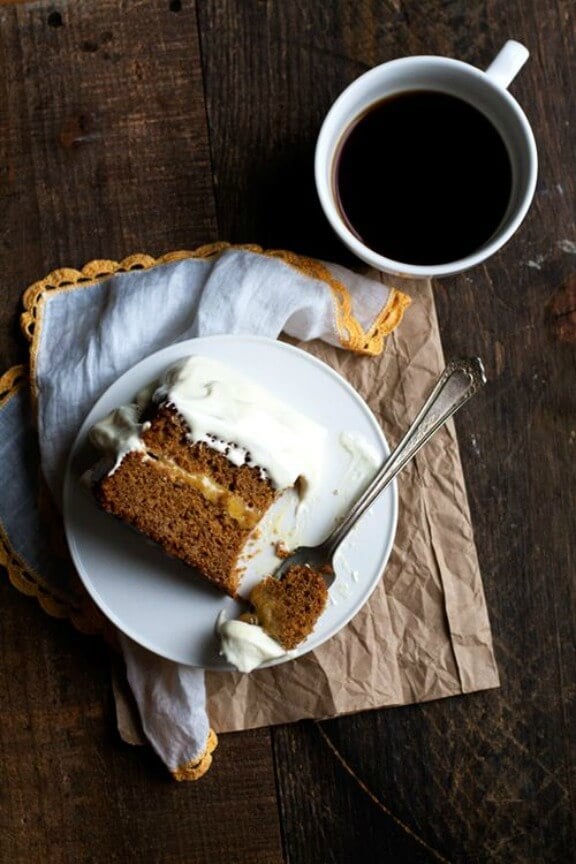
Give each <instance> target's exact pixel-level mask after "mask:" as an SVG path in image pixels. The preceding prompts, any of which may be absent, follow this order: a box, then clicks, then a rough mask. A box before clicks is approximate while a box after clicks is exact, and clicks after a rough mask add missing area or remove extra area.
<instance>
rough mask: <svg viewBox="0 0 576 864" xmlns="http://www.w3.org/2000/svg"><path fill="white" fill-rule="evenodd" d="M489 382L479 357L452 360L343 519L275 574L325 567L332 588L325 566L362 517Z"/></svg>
mask: <svg viewBox="0 0 576 864" xmlns="http://www.w3.org/2000/svg"><path fill="white" fill-rule="evenodd" d="M485 383H486V375H485V373H484V366H483V364H482V361H481V360H480V358H479V357H469V358H462V359H457V360H452V361H451V362H450V363H448V365H447V366H446V368H445V370H444V372H443V373H442V375H441V376H440V378H439V379H438V381H437V383H436V385H435V387H434V389H433V390H432V392H431V394H430V396H429V397H428V399H427V400H426V401H425V403H424V405H423V406H422V408H421V409H420V411H419V413H418V415H417V417H416V419H415V420H414V422H413V423H412V425H411V426H410V428H409V429H408V431H407V432H406V434H405V435H404V437H403V438H402V440H401V441H400V443H399V444H398V446H397V447H396V449H395V450H393V451H392V453H390V455H389V456H388V459H387V460H386V461H385V462H384V464H383V465H382V467H381V468H380V470H379V471H378V474H377V475H376V477H374V479H373V480H372V482H371V483H370V485H369V486H368V487H367V489H366V490H365V491H364V492H363V493H362V495H361V496H360V498H358V500H357V501H356V503H355V504H354V505H353V506H352V508H351V509H350V510H349V511H348V513H347V514H346V516H345V517H344V519H343V520H342V522H340V524H339V525H337V526H336V528H334V530H333V531H332V532H331V533H330V534H329V535H328V537H326V539H325V540H324V541H323V542H322V543H320V544H319V545H318V546H299V547H298V548H297V549H295V550H294V552H291V553H290V555H289V556H288V557H287V558H285V559H284V560H283V561H282V563H281V564H280V565H279V566H278V567H277V569H276V570H275V571H274V574H273V575H274V576H275V577H276V578H278V579H281V578H282V576H283V575H284V574H285V573H286V571H287V570H288V568H289V567H292V566H294V565H295V564H298V565H307V566H309V567H312V568H313V569H314V570H318V569H320V570H321V572H322V573H323V576H324V579H325V581H326V586H327V587H328V588H329V587H330V585H332V583H333V582H334V579H335V578H336V577H335V573H334V570H333V569H332V570H331V572H325V570H323V569H322V568H326V565H329V566H330V567H332V562H333V559H334V555H335V554H336V551H337V549H338V547H339V546H340V544H341V543H342V542H343V540H345V539H346V537H347V536H348V534H349V533H350V531H352V529H353V528H354V526H355V525H356V523H357V522H358V520H359V519H361V518H362V516H363V515H364V513H365V512H366V511H367V510H368V508H369V507H371V505H372V504H373V503H374V501H375V500H376V498H378V496H379V495H380V494H381V493H382V492H383V491H384V489H386V487H387V486H389V485H390V483H391V482H392V480H393V479H394V478H395V477H396V475H397V474H398V473H399V472H400V471H401V470H402V469H403V468H404V467H405V466H406V465H407V464H408V462H410V460H411V459H412V458H413V457H414V456H415V455H416V453H417V452H418V451H419V450H420V448H421V447H423V446H424V444H426V442H427V441H429V440H430V438H431V437H432V436H433V435H434V434H435V432H437V431H438V429H440V428H441V427H442V426H443V425H444V424H445V423H446V421H447V420H448V419H449V418H450V417H452V415H453V414H455V413H456V411H458V409H459V408H461V407H462V405H464V403H465V402H467V401H468V399H470V397H471V396H473V395H474V394H475V393H476V392H477V391H478V390H479V389H480V387H482V385H484V384H485ZM326 570H328V568H326Z"/></svg>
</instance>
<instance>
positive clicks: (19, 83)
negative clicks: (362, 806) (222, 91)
mask: <svg viewBox="0 0 576 864" xmlns="http://www.w3.org/2000/svg"><path fill="white" fill-rule="evenodd" d="M0 35H1V40H2V50H1V51H0V64H1V67H0V73H1V74H0V80H1V81H2V84H1V85H0V124H1V130H0V142H1V143H0V147H1V148H2V157H1V160H0V202H1V204H2V209H3V217H4V218H3V220H2V235H1V239H0V255H1V259H0V261H1V269H2V281H1V283H0V284H1V289H0V290H1V291H2V303H1V304H0V310H1V311H0V316H1V319H0V363H1V368H2V370H3V369H5V368H7V367H8V365H9V364H10V363H12V362H14V360H16V359H19V358H20V357H21V356H23V346H22V345H21V343H20V341H19V340H18V339H17V331H16V318H17V313H18V309H19V297H20V294H21V292H22V291H23V290H24V288H25V287H26V286H27V285H28V284H29V283H30V282H32V281H34V280H36V279H37V278H39V277H41V276H42V275H44V274H45V273H46V272H48V271H49V270H51V269H52V268H54V267H57V266H60V265H70V266H78V265H82V264H83V263H85V262H86V261H88V260H90V259H92V258H96V257H104V258H121V257H122V256H124V255H126V254H129V253H132V252H136V251H145V252H149V253H150V254H152V255H156V254H159V253H161V252H164V251H167V250H169V249H174V248H178V247H182V248H194V247H195V246H197V245H199V244H200V243H203V242H206V241H211V240H215V239H216V238H217V229H216V220H215V204H214V197H213V191H212V179H211V171H210V153H209V146H208V130H207V126H206V115H205V110H204V98H203V90H202V79H201V63H200V57H199V47H198V39H197V19H196V11H195V7H194V4H193V3H190V2H186V3H184V4H182V6H181V8H180V11H179V12H174V11H172V9H171V4H169V3H168V2H153V3H145V4H143V3H118V2H115V0H109V2H103V0H99V2H97V3H80V2H70V3H58V4H53V3H33V4H30V5H25V6H18V7H14V8H0ZM0 596H1V603H2V609H3V612H2V628H1V637H0V638H1V640H2V657H3V661H2V663H1V664H0V692H1V693H2V698H1V700H0V705H1V707H0V751H1V754H2V755H1V758H0V766H1V767H0V773H1V778H2V779H1V782H0V814H1V815H0V860H1V861H3V862H4V861H6V862H8V861H10V862H13V864H32V862H34V864H35V862H40V861H50V864H69V862H71V861H82V862H96V864H100V862H105V861H109V862H123V864H124V862H148V861H150V862H162V864H169V862H173V864H182V862H183V861H194V862H205V864H214V862H216V864H217V862H226V864H233V862H234V864H244V862H245V861H246V860H249V861H251V862H252V861H253V862H258V864H278V862H280V861H282V859H283V856H282V850H281V837H280V826H279V819H278V815H277V807H276V803H275V782H274V770H273V761H272V760H273V754H272V749H271V742H270V734H269V732H268V731H267V730H262V731H259V732H254V733H249V734H246V735H243V736H227V737H226V738H225V739H224V740H223V741H222V742H221V743H220V746H219V748H218V751H217V753H218V757H217V758H218V771H217V772H216V771H214V772H212V773H210V774H208V775H207V776H206V777H205V778H204V779H203V780H202V781H201V782H200V783H198V784H194V783H184V784H176V783H174V781H172V780H171V779H170V778H169V777H168V775H167V773H166V772H165V770H164V768H163V767H162V766H161V765H160V764H159V763H158V762H157V760H156V759H155V758H154V757H153V755H152V754H151V753H150V752H149V751H148V750H147V749H146V748H131V747H129V746H127V745H124V744H122V743H121V741H120V740H119V737H118V734H117V732H116V730H115V726H114V708H113V701H112V696H111V690H110V680H109V663H108V655H107V652H106V650H105V649H104V647H103V646H102V645H101V644H100V643H99V642H97V641H96V640H92V639H89V638H87V637H83V636H80V635H79V634H76V633H75V632H74V631H73V630H72V628H71V627H70V626H69V625H68V624H66V623H64V622H57V621H53V620H51V619H49V618H48V616H47V615H46V614H45V613H44V612H43V611H42V610H41V609H40V608H39V607H38V606H37V605H36V603H35V601H32V600H30V599H29V598H25V597H23V596H21V595H19V594H17V592H16V591H15V590H14V589H13V588H12V586H10V585H9V584H8V583H7V581H6V579H5V574H4V578H3V579H2V581H1V582H0ZM239 766H242V769H241V770H239ZM262 813H266V814H267V818H266V819H265V820H263V819H262ZM223 826H224V828H223Z"/></svg>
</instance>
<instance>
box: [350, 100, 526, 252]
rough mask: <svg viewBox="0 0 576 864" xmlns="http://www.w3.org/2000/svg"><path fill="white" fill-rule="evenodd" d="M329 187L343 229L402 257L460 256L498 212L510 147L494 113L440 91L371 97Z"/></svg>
mask: <svg viewBox="0 0 576 864" xmlns="http://www.w3.org/2000/svg"><path fill="white" fill-rule="evenodd" d="M333 183H334V194H335V198H336V202H337V205H338V207H339V209H340V212H341V215H342V217H343V218H344V220H345V222H346V223H347V225H348V227H349V228H350V230H351V231H352V232H353V233H354V234H355V235H356V236H357V237H358V238H359V239H360V240H361V241H362V242H363V243H364V244H365V245H366V246H368V247H370V248H371V249H372V250H373V251H375V252H377V253H378V254H380V255H383V256H386V257H387V258H390V259H392V260H394V261H402V262H405V263H407V264H417V265H436V264H445V263H447V262H450V261H457V260H459V259H462V258H465V257H466V256H467V255H470V254H472V253H474V252H476V251H477V250H479V249H480V248H481V247H482V246H483V244H485V243H486V242H487V241H488V240H489V239H490V238H491V237H492V235H493V234H494V232H495V231H496V230H497V229H498V227H499V225H500V224H501V222H502V219H503V218H504V215H505V213H506V211H507V208H508V204H509V202H510V196H511V193H512V166H511V161H510V157H509V154H508V150H507V148H506V145H505V143H504V141H503V140H502V137H501V136H500V133H499V132H498V131H497V129H496V128H495V127H494V125H493V124H492V122H491V121H490V120H489V119H488V118H487V117H486V116H485V115H484V114H483V113H482V112H481V111H479V110H478V109H477V108H475V107H473V106H472V105H470V104H468V103H467V102H465V101H464V100H463V99H460V98H457V97H455V96H451V95H449V94H447V93H442V92H437V91H432V90H430V91H428V90H413V91H405V92H402V93H399V94H395V95H393V96H390V97H388V98H386V99H383V100H381V101H380V102H376V103H375V104H373V105H372V106H371V107H370V108H369V109H368V110H367V111H365V112H364V113H363V114H362V115H361V116H360V117H359V118H357V119H356V120H355V121H354V122H353V123H352V124H351V125H350V126H349V127H348V129H347V130H346V131H345V133H344V134H343V136H342V138H341V141H340V144H339V147H338V151H337V154H336V158H335V161H334V176H333Z"/></svg>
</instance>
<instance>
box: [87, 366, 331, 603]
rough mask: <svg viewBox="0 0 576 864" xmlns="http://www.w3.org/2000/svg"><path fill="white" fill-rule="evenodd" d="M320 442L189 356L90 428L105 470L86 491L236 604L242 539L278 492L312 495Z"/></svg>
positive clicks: (296, 415)
mask: <svg viewBox="0 0 576 864" xmlns="http://www.w3.org/2000/svg"><path fill="white" fill-rule="evenodd" d="M150 392H152V395H151V397H150ZM325 438H326V431H325V430H324V429H322V427H320V426H319V425H318V424H317V423H315V422H314V421H312V420H310V419H309V418H307V417H305V416H304V415H302V414H301V413H300V412H299V411H296V410H295V409H294V408H292V407H291V406H289V405H286V404H284V403H283V402H282V401H281V400H279V399H278V398H277V397H276V396H275V395H273V394H272V393H270V392H268V391H267V390H265V389H264V388H262V387H260V386H259V385H256V384H255V383H253V382H252V381H250V380H249V379H248V378H246V377H245V376H244V375H241V374H239V373H238V372H236V370H234V369H232V368H231V367H229V366H227V365H225V364H223V363H220V362H219V361H216V360H214V359H212V358H209V357H204V356H199V355H194V356H191V357H188V358H185V359H184V360H181V361H179V362H178V363H177V364H175V365H174V366H172V367H171V368H170V369H169V370H168V371H167V372H166V373H165V374H164V376H163V377H162V379H161V380H160V382H159V383H158V385H157V386H156V387H152V388H148V389H147V391H146V392H145V393H144V395H142V394H140V396H139V397H137V399H136V401H135V403H134V404H133V405H130V406H124V407H121V408H119V409H116V410H115V411H113V412H112V413H111V414H109V415H108V416H107V417H105V418H104V419H103V420H102V421H100V422H99V423H98V424H96V425H95V426H94V427H93V429H92V430H91V434H90V439H91V441H92V443H93V444H94V445H95V446H96V447H97V448H98V449H100V450H101V451H102V452H103V454H104V463H101V464H100V465H99V467H98V468H97V469H95V470H94V471H93V472H92V478H91V488H92V491H93V494H94V496H95V498H96V501H97V502H98V504H99V506H100V507H101V508H102V509H103V510H105V511H106V512H108V513H110V514H112V515H113V516H116V517H117V518H118V519H121V520H122V521H124V522H126V523H128V524H129V525H131V526H132V527H134V528H136V529H137V530H138V531H141V532H142V533H143V534H145V535H147V536H148V537H150V538H151V539H152V540H154V541H155V542H156V543H158V544H159V545H160V546H161V547H162V548H163V549H164V550H165V551H166V552H167V553H168V554H169V555H172V556H174V557H176V558H179V559H181V560H182V561H184V562H185V563H187V564H189V565H190V566H192V567H194V568H196V569H197V571H198V573H199V574H200V575H202V576H203V577H204V578H205V579H207V580H208V581H210V582H211V583H212V584H214V585H215V586H217V587H218V588H219V589H221V590H222V591H225V592H226V593H227V594H230V595H231V596H235V595H236V592H237V590H238V586H239V582H240V569H239V558H240V556H241V554H242V551H243V550H244V548H245V546H246V544H247V542H248V540H249V539H250V537H251V536H253V532H255V531H256V530H258V525H259V523H260V521H261V519H262V517H263V516H264V514H265V513H266V512H267V510H268V509H269V507H270V506H271V505H272V503H273V502H274V501H275V499H276V498H277V497H278V496H279V495H280V494H282V492H283V491H284V490H286V489H288V488H290V487H296V488H297V489H298V492H299V494H300V495H301V496H303V497H305V496H306V495H307V494H309V493H310V491H311V490H312V489H313V488H314V485H315V483H316V482H317V481H318V478H319V475H320V471H321V465H322V461H323V452H324V446H325Z"/></svg>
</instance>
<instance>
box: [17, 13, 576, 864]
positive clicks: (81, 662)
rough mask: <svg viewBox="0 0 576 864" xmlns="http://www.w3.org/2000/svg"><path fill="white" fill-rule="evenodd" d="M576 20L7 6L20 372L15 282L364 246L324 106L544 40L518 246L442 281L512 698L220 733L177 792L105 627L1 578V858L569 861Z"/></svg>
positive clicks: (500, 652) (575, 664) (521, 90)
mask: <svg viewBox="0 0 576 864" xmlns="http://www.w3.org/2000/svg"><path fill="white" fill-rule="evenodd" d="M575 12H576V9H575V7H574V2H573V0H556V2H555V3H548V2H542V0H540V2H536V0H507V2H504V0H500V2H490V3H487V2H481V0H372V2H366V0H355V2H352V0H330V2H329V0H294V2H281V0H197V2H194V0H90V2H89V0H69V2H66V0H50V2H47V0H46V2H45V0H39V2H32V3H23V4H16V5H12V4H10V3H8V4H7V5H0V38H1V52H0V153H1V156H0V203H1V209H2V213H1V217H0V227H1V232H0V255H1V269H0V291H1V297H2V302H1V304H0V316H1V317H0V371H3V370H4V369H6V368H8V366H9V365H11V364H13V363H14V362H18V361H20V360H23V359H24V358H25V347H24V344H23V341H22V340H21V338H20V337H19V335H18V328H17V317H18V312H19V297H20V294H21V292H22V291H23V289H24V288H25V287H26V286H27V285H28V284H29V283H30V282H32V281H34V280H35V279H37V278H39V277H41V276H42V275H44V274H45V273H47V272H48V271H50V270H51V269H53V268H55V267H57V266H61V265H64V264H66V265H69V266H81V265H82V264H84V263H85V262H86V261H88V260H90V259H93V258H96V257H104V258H112V259H118V258H122V257H123V256H124V255H127V254H129V253H132V252H136V251H141V252H148V253H150V254H152V255H157V254H160V253H162V252H164V251H168V250H170V249H177V248H188V249H189V248H193V247H195V246H197V245H198V244H201V243H204V242H208V241H212V240H216V239H219V238H220V239H227V240H231V241H251V242H257V243H260V244H262V245H263V246H280V247H283V248H293V249H295V250H297V251H301V252H306V253H310V254H312V255H316V256H325V257H329V258H332V259H334V260H339V261H342V262H344V263H350V258H349V257H348V256H347V255H346V254H345V253H344V250H343V249H342V247H340V246H339V244H338V243H337V242H336V240H335V239H334V237H333V236H332V234H331V232H330V231H329V230H328V228H327V226H326V223H325V221H324V219H323V217H322V215H321V213H320V211H319V206H318V205H317V203H316V199H315V194H314V190H313V184H312V153H313V147H314V141H315V136H316V134H317V132H318V129H319V126H320V123H321V120H322V117H323V115H324V113H325V112H326V110H327V109H328V107H329V105H330V103H331V101H332V100H333V99H334V98H335V96H336V95H337V94H338V93H339V92H340V90H341V89H342V88H343V87H344V86H345V85H346V84H347V83H349V82H350V81H351V80H352V79H353V78H355V77H356V76H357V75H359V74H360V73H362V72H364V71H365V70H367V69H368V68H369V67H371V66H373V65H375V64H377V63H378V62H381V61H384V60H387V59H390V58H393V57H396V56H400V55H404V54H418V53H441V54H447V55H449V56H454V57H457V58H459V59H462V60H466V61H469V62H472V63H474V64H477V65H479V66H481V67H483V66H486V65H488V63H489V62H490V61H491V59H492V58H493V56H494V55H495V54H496V52H497V51H498V50H499V48H500V47H501V45H502V44H503V43H504V41H505V40H506V39H507V38H516V39H518V40H520V41H521V42H523V43H524V44H526V45H527V46H528V47H529V49H530V51H531V54H532V57H531V60H530V62H529V64H528V65H527V67H526V68H525V69H524V70H523V72H522V73H521V75H520V76H519V77H518V79H517V81H516V82H515V83H514V85H513V88H512V91H513V93H514V95H516V97H517V98H518V99H519V101H520V102H521V104H522V105H523V106H524V108H525V110H526V112H527V114H528V116H529V118H530V119H531V121H532V123H533V126H534V130H535V134H536V138H537V141H538V145H539V152H540V162H541V167H540V178H539V183H538V190H537V194H536V198H535V202H534V205H533V207H532V210H531V212H530V214H529V217H528V219H527V221H526V222H525V224H524V225H523V227H522V229H521V230H520V232H519V233H518V234H517V236H516V237H515V238H514V239H513V241H512V242H511V243H510V244H509V245H508V246H507V247H506V249H505V250H504V251H502V252H501V253H500V254H499V255H498V256H496V257H495V258H494V259H492V260H491V261H490V262H489V264H488V265H487V266H483V267H480V268H478V269H477V270H475V271H473V272H470V273H467V274H464V275H461V276H458V277H455V278H451V279H446V280H443V281H441V282H439V283H438V284H436V285H435V294H436V300H437V306H438V312H439V316H440V321H441V331H442V337H443V341H444V346H445V350H446V353H447V354H449V355H452V354H459V353H466V354H469V353H471V352H472V353H475V352H477V353H479V354H481V355H482V356H483V357H484V358H485V360H486V363H487V367H488V371H489V374H490V376H491V378H492V379H493V385H492V387H491V390H490V397H489V398H487V399H486V400H484V402H483V407H482V410H478V409H476V410H470V411H468V412H465V414H464V415H463V416H462V417H461V418H459V421H458V430H459V435H460V444H461V449H462V455H463V461H464V467H465V473H466V478H467V483H468V489H469V496H470V503H471V508H472V514H473V519H474V524H475V530H476V538H477V543H478V550H479V555H480V560H481V565H482V570H483V575H484V585H485V591H486V596H487V601H488V607H489V610H490V616H491V621H492V627H493V633H494V639H495V647H496V653H497V659H498V663H499V667H500V671H501V677H502V687H501V689H500V690H496V691H490V692H486V693H479V694H475V695H471V696H467V697H464V698H457V699H452V700H445V701H442V702H438V703H432V704H427V705H420V706H414V707H408V708H400V709H392V710H383V711H376V712H366V713H363V714H361V715H358V716H351V717H343V718H340V719H337V720H332V721H327V722H322V723H316V722H303V723H297V724H294V725H290V726H285V727H278V728H273V729H263V730H258V731H254V732H248V733H243V734H234V735H227V736H222V738H221V741H220V746H219V748H218V751H217V754H216V759H215V764H214V766H213V768H212V769H211V771H210V772H209V773H208V774H207V775H206V776H205V777H204V778H203V779H202V780H201V781H199V782H198V783H195V784H194V783H188V784H176V783H174V782H172V781H171V780H170V779H169V778H168V777H167V776H166V774H165V773H164V771H163V769H162V767H161V766H160V765H159V764H158V763H157V762H156V760H155V758H154V757H153V756H152V755H151V754H150V753H147V752H145V751H144V750H143V749H142V748H131V747H129V746H127V745H124V744H123V743H122V742H121V741H120V740H119V738H118V735H117V732H116V730H115V725H114V712H113V701H112V696H111V689H110V681H109V662H108V654H107V652H106V649H105V648H104V647H103V645H102V644H101V643H100V642H99V641H97V640H96V639H90V638H86V637H83V636H81V635H79V634H77V633H76V632H74V630H73V629H72V628H71V627H70V626H69V625H68V624H66V623H64V622H59V621H56V620H53V619H50V618H49V617H48V616H47V615H46V614H45V613H44V612H43V611H42V610H41V609H40V608H39V606H38V605H37V604H36V602H34V601H32V600H30V599H28V598H26V597H24V596H22V595H20V594H18V593H17V592H16V591H15V590H14V589H13V588H12V587H11V586H10V585H9V583H8V581H7V579H4V578H2V580H0V595H1V601H2V614H1V630H0V633H1V636H0V638H1V641H2V663H1V667H0V693H1V696H0V745H1V751H2V756H1V763H0V797H1V810H0V860H1V861H2V862H14V864H36V862H50V864H69V862H94V864H112V862H122V864H124V862H144V864H147V862H162V864H169V862H170V864H184V862H187V864H188V862H194V864H196V862H198V864H200V862H207V864H218V862H223V864H236V862H238V864H279V862H286V864H303V862H310V864H318V862H338V864H340V862H343V864H347V862H363V864H372V862H378V864H379V862H384V861H390V862H435V861H451V862H478V864H480V862H498V864H501V862H518V864H527V862H558V864H563V862H571V861H575V860H576V852H575V841H576V834H575V824H574V822H575V818H574V803H575V802H574V794H575V793H574V790H575V781H576V778H575V775H574V760H575V757H576V741H575V735H574V733H575V717H576V650H575V627H576V579H575V571H576V560H575V552H574V549H575V545H576V531H575V519H576V472H575V470H574V466H575V463H576V398H575V397H576V342H575V341H574V339H575V338H576V333H575V319H576V312H575V311H574V310H575V309H576V299H575V297H576V290H574V288H573V289H572V290H571V291H570V290H566V291H565V292H564V293H557V292H558V289H559V288H560V286H562V285H563V284H565V283H566V281H567V280H568V279H569V277H570V274H571V273H572V271H573V269H575V267H576V258H575V257H574V256H575V253H576V225H575V211H574V200H575V195H576V181H575V170H574V163H575V156H576V152H575V150H576V148H575V143H576V138H575V125H576V104H575V101H574V92H575V91H576V56H575V54H576V23H575ZM429 134H430V135H433V134H434V130H433V129H430V130H429ZM573 284H574V283H573ZM553 298H555V300H554V302H553V303H552V305H550V304H551V301H552V299H553ZM570 310H572V314H571V315H570ZM571 339H572V341H570V340H571ZM0 444H1V442H0ZM2 471H3V472H9V471H10V466H8V465H3V467H2ZM0 494H1V493H0Z"/></svg>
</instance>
